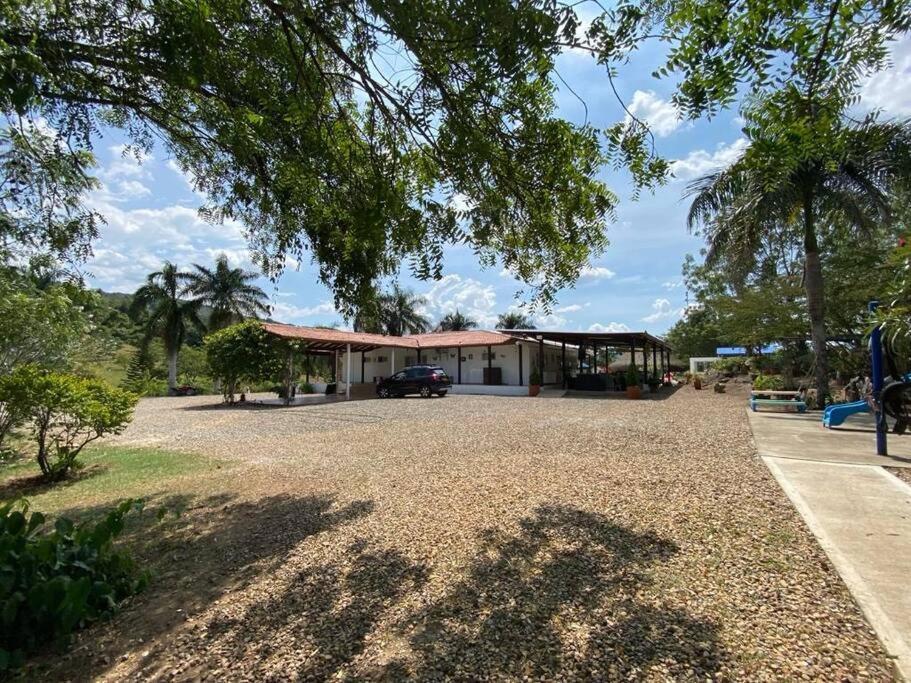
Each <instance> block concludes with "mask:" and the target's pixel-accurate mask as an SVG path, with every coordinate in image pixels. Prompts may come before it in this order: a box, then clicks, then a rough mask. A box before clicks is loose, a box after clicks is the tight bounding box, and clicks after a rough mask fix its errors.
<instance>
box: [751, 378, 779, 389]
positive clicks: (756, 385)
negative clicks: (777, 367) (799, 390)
mask: <svg viewBox="0 0 911 683" xmlns="http://www.w3.org/2000/svg"><path fill="white" fill-rule="evenodd" d="M753 389H757V390H759V389H766V390H767V391H781V390H782V389H784V377H782V376H781V375H757V376H756V379H754V380H753Z"/></svg>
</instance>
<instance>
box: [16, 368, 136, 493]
mask: <svg viewBox="0 0 911 683" xmlns="http://www.w3.org/2000/svg"><path fill="white" fill-rule="evenodd" d="M3 389H4V391H5V394H4V396H3V397H2V401H3V402H4V403H6V404H7V405H13V406H15V407H16V408H15V410H16V413H17V415H18V417H20V418H21V419H22V420H24V421H27V422H29V423H30V424H31V433H32V437H33V438H34V440H35V443H36V445H37V446H38V465H39V466H40V467H41V472H42V473H43V474H44V475H45V476H46V477H48V478H50V479H55V480H56V479H62V478H63V477H65V476H66V475H67V473H68V472H69V471H70V470H71V469H73V468H75V467H78V461H77V457H78V456H79V453H80V452H81V451H82V449H83V448H84V447H85V446H86V445H87V444H89V443H91V442H92V441H94V440H95V439H98V438H101V437H102V436H104V435H106V434H119V433H120V432H121V431H123V429H124V428H125V427H126V426H127V424H129V422H130V420H131V419H132V416H133V408H134V406H135V405H136V400H137V397H136V395H135V394H132V393H130V392H128V391H124V390H123V389H115V388H114V387H112V386H110V385H109V384H107V383H105V382H103V381H101V380H96V379H85V378H82V377H76V376H75V375H67V374H64V373H60V372H48V371H46V370H41V369H40V368H38V367H36V366H34V365H23V366H20V367H18V368H16V369H15V370H14V371H13V372H12V373H11V374H10V375H9V377H8V378H6V379H5V381H4V384H3ZM52 456H53V460H52V459H51V457H52Z"/></svg>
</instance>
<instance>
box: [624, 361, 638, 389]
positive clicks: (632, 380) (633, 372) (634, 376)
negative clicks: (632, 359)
mask: <svg viewBox="0 0 911 683" xmlns="http://www.w3.org/2000/svg"><path fill="white" fill-rule="evenodd" d="M626 386H628V387H638V386H639V368H637V367H636V364H635V363H630V364H629V367H628V368H627V369H626Z"/></svg>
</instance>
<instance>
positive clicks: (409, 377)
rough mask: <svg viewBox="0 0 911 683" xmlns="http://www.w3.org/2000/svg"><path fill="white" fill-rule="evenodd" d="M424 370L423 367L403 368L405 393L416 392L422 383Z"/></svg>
mask: <svg viewBox="0 0 911 683" xmlns="http://www.w3.org/2000/svg"><path fill="white" fill-rule="evenodd" d="M425 373H426V370H425V369H424V368H408V369H407V370H405V383H404V384H405V389H404V391H405V393H406V394H416V393H418V392H419V391H420V390H421V384H423V383H424V380H425V379H426V377H425V376H424V375H425Z"/></svg>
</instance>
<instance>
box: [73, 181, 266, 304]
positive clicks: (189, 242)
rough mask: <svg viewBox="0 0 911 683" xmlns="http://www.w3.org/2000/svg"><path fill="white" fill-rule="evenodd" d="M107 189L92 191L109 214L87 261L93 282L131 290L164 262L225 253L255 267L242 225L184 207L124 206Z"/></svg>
mask: <svg viewBox="0 0 911 683" xmlns="http://www.w3.org/2000/svg"><path fill="white" fill-rule="evenodd" d="M119 201H120V199H119V198H118V197H112V196H111V194H110V192H109V191H102V192H97V193H92V195H90V197H89V203H90V205H91V206H92V208H94V209H95V210H97V211H99V212H100V213H101V215H103V216H104V218H105V221H106V223H105V225H103V226H101V237H100V238H99V239H98V240H97V242H96V243H95V245H94V252H95V255H94V257H93V258H92V259H90V260H89V262H88V263H87V264H86V268H87V271H88V273H89V275H90V276H91V277H92V279H93V280H94V282H93V284H94V285H95V286H97V287H101V288H103V289H108V290H115V291H131V290H133V289H135V288H136V287H137V286H139V284H141V283H142V281H143V280H145V277H146V275H147V274H148V273H150V272H152V271H155V270H157V269H158V268H160V267H161V264H162V263H163V262H164V261H165V260H168V261H171V262H173V263H176V264H177V265H178V266H180V267H181V268H188V267H189V266H190V265H191V264H192V263H200V264H205V263H211V262H212V261H214V260H215V258H216V257H217V256H218V255H219V254H222V253H224V254H226V255H227V256H228V260H229V261H230V262H231V263H232V265H234V266H240V267H243V268H251V269H252V268H253V264H252V262H251V259H250V255H249V251H248V248H247V241H246V238H245V237H244V232H243V228H242V226H241V225H240V224H239V223H237V222H236V221H225V222H224V223H222V224H212V223H209V222H207V221H205V220H203V219H202V218H201V217H200V216H199V214H198V212H197V211H196V210H195V209H192V208H189V207H185V206H179V205H175V206H165V207H162V208H139V209H126V208H124V207H123V206H122V205H119V204H118V202H119Z"/></svg>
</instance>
